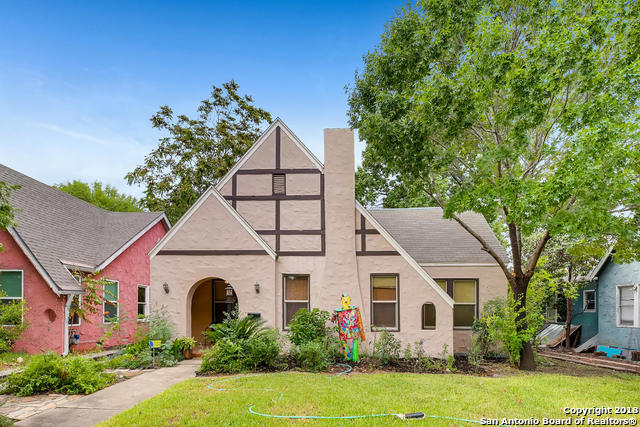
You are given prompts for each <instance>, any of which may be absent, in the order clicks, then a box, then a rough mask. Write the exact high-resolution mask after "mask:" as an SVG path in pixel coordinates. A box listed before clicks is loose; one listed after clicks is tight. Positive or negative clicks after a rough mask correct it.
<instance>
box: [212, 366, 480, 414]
mask: <svg viewBox="0 0 640 427" xmlns="http://www.w3.org/2000/svg"><path fill="white" fill-rule="evenodd" d="M336 365H338V366H342V367H346V368H347V369H345V370H344V371H342V372H340V373H338V374H336V375H333V376H332V377H331V378H337V377H339V376H341V375H344V374H348V373H349V372H351V370H352V369H353V368H352V367H351V366H349V365H347V364H345V363H337V364H336ZM262 375H265V374H251V375H237V376H234V377H228V378H224V379H221V380H218V381H215V382H213V383H211V384H209V386H208V388H209V390H213V391H227V389H225V388H215V387H214V385H215V384H219V383H223V382H227V381H231V380H234V379H238V378H249V377H257V376H262ZM260 390H266V391H275V390H272V389H267V388H263V389H260ZM282 396H283V394H282V393H280V399H282ZM255 406H256V405H251V406H250V407H249V413H250V414H252V415H257V416H259V417H265V418H285V419H290V420H355V419H360V418H383V417H396V418H399V419H402V420H410V419H424V418H434V419H442V420H450V421H463V422H467V423H475V424H482V423H481V422H480V421H478V420H468V419H466V418H455V417H447V416H442V415H429V414H425V413H423V412H415V413H411V414H365V415H342V416H333V417H332V416H322V415H272V414H263V413H260V412H257V411H255V410H254V409H253V408H254V407H255Z"/></svg>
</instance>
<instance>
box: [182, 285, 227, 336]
mask: <svg viewBox="0 0 640 427" xmlns="http://www.w3.org/2000/svg"><path fill="white" fill-rule="evenodd" d="M227 291H230V292H229V293H230V295H227ZM237 307H238V297H237V296H236V293H235V291H234V290H233V287H232V286H231V285H229V284H228V283H227V282H226V281H225V280H224V279H220V278H208V279H205V280H202V281H201V282H199V284H198V285H197V287H196V289H195V291H194V292H193V297H192V298H191V311H190V321H191V336H193V337H194V338H195V339H196V340H197V341H198V342H199V343H200V344H203V343H204V334H203V332H204V331H206V330H207V329H208V328H209V325H211V324H212V323H220V322H222V320H223V319H224V315H225V313H226V312H227V311H228V310H229V308H231V310H235V309H237Z"/></svg>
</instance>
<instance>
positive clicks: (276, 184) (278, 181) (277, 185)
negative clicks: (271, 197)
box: [271, 173, 287, 194]
mask: <svg viewBox="0 0 640 427" xmlns="http://www.w3.org/2000/svg"><path fill="white" fill-rule="evenodd" d="M271 184H272V186H273V194H286V193H287V180H286V178H285V175H284V174H283V173H274V174H273V176H272V177H271Z"/></svg>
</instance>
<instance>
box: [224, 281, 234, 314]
mask: <svg viewBox="0 0 640 427" xmlns="http://www.w3.org/2000/svg"><path fill="white" fill-rule="evenodd" d="M224 290H225V293H226V294H227V313H231V310H233V287H232V286H231V285H230V284H229V283H227V286H226V287H225V288H224Z"/></svg>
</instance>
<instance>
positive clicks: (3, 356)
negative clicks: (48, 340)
mask: <svg viewBox="0 0 640 427" xmlns="http://www.w3.org/2000/svg"><path fill="white" fill-rule="evenodd" d="M18 357H22V359H24V361H23V363H22V365H24V364H25V363H26V362H27V361H28V360H29V358H30V357H31V356H30V355H29V354H27V353H0V371H1V370H5V369H11V368H15V367H17V366H22V365H21V364H19V363H18V362H17V359H18ZM0 425H1V424H0Z"/></svg>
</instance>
